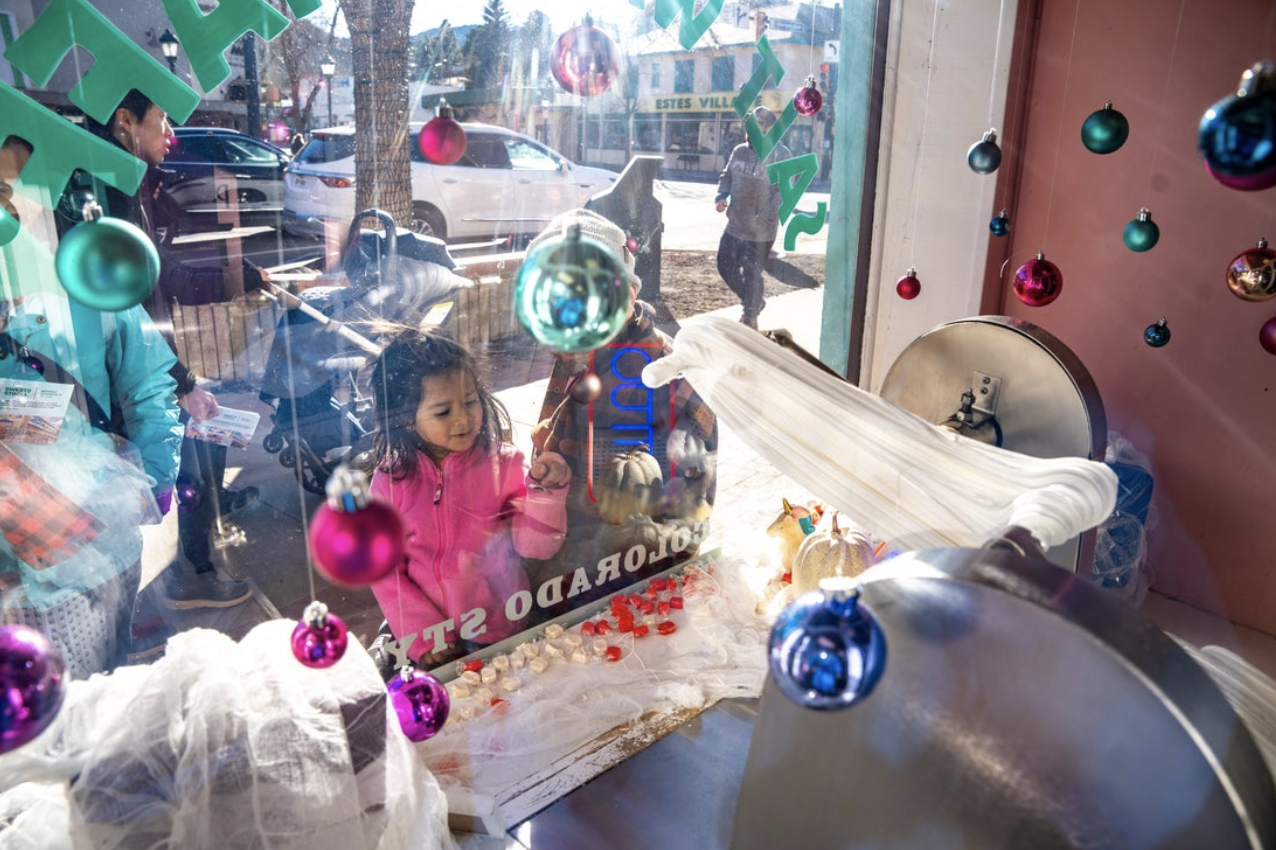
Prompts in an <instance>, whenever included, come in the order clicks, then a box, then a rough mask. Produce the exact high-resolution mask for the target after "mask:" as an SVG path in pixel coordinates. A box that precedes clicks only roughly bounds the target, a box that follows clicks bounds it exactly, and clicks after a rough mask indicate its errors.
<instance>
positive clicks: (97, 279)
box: [54, 201, 160, 313]
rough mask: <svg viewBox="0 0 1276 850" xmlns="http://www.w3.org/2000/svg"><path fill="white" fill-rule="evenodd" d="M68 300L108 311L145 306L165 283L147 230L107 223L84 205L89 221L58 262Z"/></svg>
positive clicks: (68, 240) (64, 243) (71, 235)
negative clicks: (156, 289)
mask: <svg viewBox="0 0 1276 850" xmlns="http://www.w3.org/2000/svg"><path fill="white" fill-rule="evenodd" d="M54 263H55V268H56V269H57V273H58V280H59V281H61V283H62V286H63V288H64V289H66V292H67V295H69V296H71V297H72V298H73V299H75V300H76V301H79V302H80V303H81V304H83V305H84V306H85V307H89V308H91V309H94V310H102V311H104V312H112V313H113V312H116V311H119V310H127V309H128V308H129V307H133V306H135V305H137V304H140V303H142V302H143V301H145V300H146V298H147V297H148V296H149V295H150V294H151V290H152V289H154V288H155V282H156V281H157V280H159V271H160V268H159V253H158V252H157V251H156V250H155V245H154V243H152V242H151V240H150V238H149V237H147V235H146V234H145V233H143V232H142V230H141V229H140V228H138V227H136V226H134V225H132V224H129V223H128V222H127V221H123V220H122V219H118V218H106V217H103V215H102V208H101V207H100V206H98V204H97V203H96V202H94V201H89V202H88V203H87V204H85V205H84V221H82V222H80V223H79V224H77V225H76V226H75V227H73V228H71V229H70V231H68V232H67V234H66V235H65V236H63V237H62V239H61V240H60V241H59V242H58V251H57V255H56V257H55V258H54Z"/></svg>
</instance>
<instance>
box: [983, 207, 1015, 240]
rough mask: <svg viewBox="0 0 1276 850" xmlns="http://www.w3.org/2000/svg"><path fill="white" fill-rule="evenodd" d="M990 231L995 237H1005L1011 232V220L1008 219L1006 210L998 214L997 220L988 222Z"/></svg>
mask: <svg viewBox="0 0 1276 850" xmlns="http://www.w3.org/2000/svg"><path fill="white" fill-rule="evenodd" d="M988 230H989V231H991V233H992V235H993V236H1005V235H1006V234H1007V233H1009V232H1010V219H1009V218H1007V217H1006V211H1005V210H1002V211H1001V212H999V213H997V216H996V218H994V219H993V220H992V221H990V222H988Z"/></svg>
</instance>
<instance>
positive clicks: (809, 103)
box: [793, 74, 824, 115]
mask: <svg viewBox="0 0 1276 850" xmlns="http://www.w3.org/2000/svg"><path fill="white" fill-rule="evenodd" d="M793 105H794V106H795V107H796V108H797V111H798V115H814V114H815V113H817V112H819V111H820V107H821V106H823V105H824V95H822V94H820V90H819V89H818V88H816V87H815V75H814V74H812V75H811V76H809V77H807V78H806V82H805V83H803V84H802V88H800V89H798V90H797V94H795V95H793Z"/></svg>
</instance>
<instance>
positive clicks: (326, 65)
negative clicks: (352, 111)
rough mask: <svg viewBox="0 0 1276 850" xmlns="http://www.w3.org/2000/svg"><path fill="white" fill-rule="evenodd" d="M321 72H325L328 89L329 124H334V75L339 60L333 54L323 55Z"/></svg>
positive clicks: (325, 84) (320, 64)
mask: <svg viewBox="0 0 1276 850" xmlns="http://www.w3.org/2000/svg"><path fill="white" fill-rule="evenodd" d="M319 73H321V74H323V80H324V88H325V89H327V90H328V126H329V127H331V126H332V76H333V75H334V74H336V73H337V60H336V59H333V58H332V54H331V53H330V54H328V55H327V56H325V57H323V59H322V60H321V61H320V62H319Z"/></svg>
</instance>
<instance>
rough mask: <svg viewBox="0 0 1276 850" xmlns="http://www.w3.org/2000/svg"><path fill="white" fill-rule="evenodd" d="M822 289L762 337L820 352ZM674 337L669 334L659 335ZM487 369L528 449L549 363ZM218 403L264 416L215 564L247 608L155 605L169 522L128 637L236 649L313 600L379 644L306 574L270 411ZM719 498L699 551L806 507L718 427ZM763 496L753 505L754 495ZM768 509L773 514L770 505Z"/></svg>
mask: <svg viewBox="0 0 1276 850" xmlns="http://www.w3.org/2000/svg"><path fill="white" fill-rule="evenodd" d="M822 297H823V290H822V289H811V290H796V291H794V292H790V293H786V294H784V295H780V296H778V297H774V298H770V299H768V300H767V307H766V309H765V310H764V311H763V313H762V316H761V318H760V320H759V321H760V324H761V327H762V329H763V330H772V329H785V330H787V331H789V332H790V333H791V334H792V335H793V337H794V340H795V341H796V342H797V343H798V345H800V346H802V347H803V348H805V349H807V350H808V351H813V352H814V351H818V350H819V316H820V311H821V299H822ZM739 312H740V308H739V307H738V306H737V307H730V308H725V309H723V310H718V311H714V314H721V315H725V316H727V317H728V318H731V319H735V318H738V316H739ZM666 330H668V331H670V332H671V333H674V334H675V335H676V328H666ZM476 353H477V354H480V355H483V354H486V355H488V356H487V357H486V358H485V359H486V360H487V362H488V363H489V364H490V367H491V369H492V373H491V376H490V377H489V380H490V381H491V384H492V386H493V388H494V389H496V390H497V395H498V396H499V397H500V399H501V401H502V402H504V404H505V405H506V407H507V408H508V409H509V412H510V416H511V418H512V419H513V421H514V429H515V443H516V444H517V445H519V446H522V447H527V446H528V445H529V444H530V440H529V434H530V430H531V428H532V426H533V425H534V424H535V422H536V419H537V417H538V415H539V413H540V407H541V399H542V398H543V396H544V393H545V387H546V384H547V383H548V378H549V371H550V365H551V362H552V354H551V352H550V351H549V350H548V349H545V348H542V347H539V346H537V345H536V344H535V343H534V342H533V341H531V340H530V339H526V338H524V339H520V340H517V341H516V344H509V343H507V344H506V345H504V346H502V347H500V348H499V349H498V348H496V347H494V350H491V351H488V352H482V351H480V352H476ZM210 389H212V390H213V391H214V392H215V393H216V394H217V398H218V401H219V402H220V403H221V404H223V405H225V406H228V407H232V408H238V409H241V410H251V411H255V412H258V413H260V414H261V417H262V419H261V423H260V425H259V426H258V428H257V431H256V433H255V434H254V435H253V439H252V443H251V445H250V447H249V448H248V449H247V450H239V449H230V450H229V452H228V455H229V456H228V458H227V474H226V478H227V483H228V484H229V486H232V487H237V488H238V487H245V486H249V485H251V486H254V487H256V488H258V490H259V491H260V497H259V500H258V502H257V504H255V505H253V506H251V507H249V508H248V509H246V510H245V511H243V512H242V513H240V514H238V515H236V516H235V517H234V518H233V520H230V521H227V522H226V523H224V528H223V531H224V532H225V533H224V534H223V535H222V538H221V541H219V542H222V543H223V544H224V545H219V546H217V547H216V550H215V554H214V560H215V562H216V563H217V566H218V569H219V570H221V571H223V572H224V573H225V574H226V575H227V576H229V577H232V578H236V579H240V580H243V581H247V582H249V583H250V584H251V585H252V587H253V590H254V593H253V596H252V598H251V599H250V600H249V601H247V602H245V603H242V604H240V605H236V606H234V607H232V608H223V609H190V610H185V611H169V610H168V609H167V608H165V607H163V606H162V605H161V604H159V603H158V597H157V593H158V589H159V587H160V585H159V583H158V582H154V581H153V580H154V579H155V577H156V576H158V574H159V573H160V571H161V570H162V569H163V568H164V567H165V566H166V565H167V564H168V563H170V562H171V561H172V559H173V557H174V553H175V552H176V550H177V521H176V514H175V512H170V513H169V515H168V516H167V517H165V520H164V522H163V524H161V525H159V526H151V527H148V528H146V529H145V530H144V532H145V536H146V548H145V550H144V553H143V582H144V584H145V585H146V589H145V590H144V592H143V599H142V602H141V604H140V606H139V614H138V617H137V620H136V623H135V628H136V630H137V631H139V632H141V633H146V632H148V631H155V630H159V629H167V630H169V631H173V632H176V631H183V630H185V629H190V628H211V629H216V630H219V631H222V632H225V633H226V634H228V635H230V636H231V637H232V638H234V639H236V640H238V639H240V638H241V637H243V636H244V635H245V634H247V633H248V631H250V630H251V629H252V628H253V627H254V626H256V625H258V624H259V623H262V622H265V621H267V620H271V619H276V618H279V617H284V618H287V619H292V620H297V619H300V617H301V615H302V612H303V610H304V609H305V607H306V605H308V604H309V603H310V602H311V601H312V600H314V599H318V600H319V601H321V602H323V603H325V604H326V605H327V606H328V608H329V610H331V611H332V612H333V613H335V614H337V615H339V616H340V617H341V618H342V619H343V620H344V621H345V623H346V626H347V628H349V630H350V633H351V635H352V636H354V637H356V638H358V639H359V640H360V641H361V642H362V643H363V644H364V645H365V646H366V645H368V644H369V643H370V642H371V640H372V638H373V637H374V636H375V634H376V630H377V627H378V626H379V625H380V623H381V620H382V617H381V612H380V610H379V608H378V607H377V604H376V600H375V599H374V598H373V596H372V593H371V591H369V590H367V589H351V588H344V587H339V586H336V585H333V584H330V583H329V582H327V581H326V580H325V579H323V578H322V577H321V576H319V575H318V574H317V573H316V572H315V571H314V569H313V567H312V565H311V563H310V561H309V553H308V549H307V546H306V534H307V528H308V523H309V520H310V517H311V516H312V515H313V514H314V512H315V511H316V510H317V509H318V507H319V506H320V504H321V503H322V497H321V496H319V495H317V494H314V493H309V492H306V491H305V490H304V489H303V488H302V487H301V485H300V484H299V483H298V482H297V479H296V477H295V476H294V475H293V472H292V470H291V469H289V468H285V467H284V466H282V465H281V464H280V463H279V456H278V455H274V454H269V453H267V452H266V450H265V449H264V448H263V447H262V440H263V438H264V437H265V435H266V434H268V433H269V432H270V429H271V423H270V418H269V417H270V413H271V408H270V407H269V406H268V405H266V404H265V403H263V402H262V401H260V400H259V399H258V397H257V391H256V389H255V388H252V389H247V388H243V387H226V388H222V389H218V388H216V387H210ZM719 444H720V445H719V450H718V476H719V479H718V494H717V499H716V502H715V504H714V511H713V526H714V529H715V531H714V532H713V534H712V535H711V537H710V539H709V540H708V541H707V543H706V546H705V547H703V548H705V549H706V550H707V549H709V548H712V547H713V546H715V545H720V544H721V542H722V539H723V538H722V535H723V534H724V531H723V530H724V529H727V530H735V531H737V532H738V530H739V529H742V528H744V529H756V530H759V531H761V530H763V529H765V528H766V526H767V525H769V524H770V522H771V520H773V519H774V518H775V515H776V514H777V513H778V511H779V509H780V508H779V504H780V497H781V496H785V497H787V498H789V500H790V501H806V500H809V499H811V498H812V496H811V495H810V494H809V493H806V492H805V491H804V490H803V489H802V488H800V487H799V486H797V485H795V484H793V483H792V482H791V481H789V480H788V479H786V478H784V476H782V475H781V474H780V473H779V472H778V471H777V470H776V469H775V468H774V467H773V466H772V465H771V464H770V463H768V462H766V461H765V460H763V459H762V458H761V457H759V456H758V455H757V454H756V452H754V451H753V450H752V449H751V448H749V447H748V445H746V444H745V443H744V442H743V441H742V440H741V439H740V437H739V435H737V434H735V433H733V432H732V430H731V428H730V427H729V426H728V425H727V423H723V422H720V423H719ZM759 493H767V494H775V497H774V499H771V498H770V496H769V495H768V496H767V498H766V499H759V498H758V497H757V494H759ZM771 501H774V502H775V504H774V505H772V504H771Z"/></svg>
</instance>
